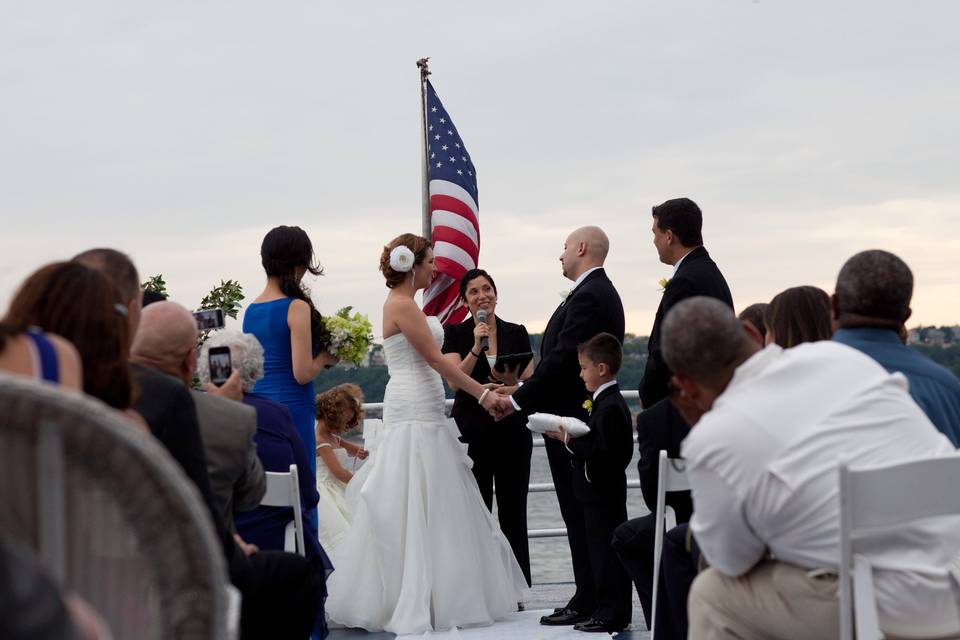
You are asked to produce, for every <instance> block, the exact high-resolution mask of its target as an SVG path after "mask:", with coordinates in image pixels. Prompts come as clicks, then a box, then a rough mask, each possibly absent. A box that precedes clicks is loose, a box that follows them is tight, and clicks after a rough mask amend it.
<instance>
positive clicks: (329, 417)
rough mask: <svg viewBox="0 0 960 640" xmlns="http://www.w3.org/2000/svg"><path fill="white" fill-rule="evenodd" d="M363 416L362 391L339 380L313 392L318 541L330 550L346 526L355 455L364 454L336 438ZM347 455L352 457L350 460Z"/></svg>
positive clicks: (351, 444) (356, 423) (362, 450)
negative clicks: (325, 388) (349, 483)
mask: <svg viewBox="0 0 960 640" xmlns="http://www.w3.org/2000/svg"><path fill="white" fill-rule="evenodd" d="M362 420H363V391H361V390H360V387H358V386H357V385H355V384H341V385H337V386H336V387H334V388H332V389H330V390H328V391H325V392H323V393H321V394H320V395H318V396H317V427H316V430H317V493H319V494H320V501H319V503H318V504H317V515H318V519H319V527H318V530H319V534H320V544H322V545H323V548H324V549H327V550H330V549H333V548H334V547H336V546H337V544H339V543H340V541H341V540H342V539H343V536H344V534H345V533H346V530H347V528H348V527H349V523H350V520H349V515H348V512H347V506H346V499H345V495H344V494H345V491H346V487H347V483H348V482H350V479H351V478H352V477H353V471H352V469H353V467H354V465H355V463H356V459H357V458H359V459H360V460H364V459H366V457H367V452H366V450H364V449H363V447H360V446H358V445H355V444H353V443H352V442H347V441H346V440H342V439H341V438H340V435H339V434H341V433H344V432H345V431H349V430H350V429H352V428H354V427H356V426H357V425H358V424H360V422H361V421H362ZM349 458H354V460H353V461H350V460H349Z"/></svg>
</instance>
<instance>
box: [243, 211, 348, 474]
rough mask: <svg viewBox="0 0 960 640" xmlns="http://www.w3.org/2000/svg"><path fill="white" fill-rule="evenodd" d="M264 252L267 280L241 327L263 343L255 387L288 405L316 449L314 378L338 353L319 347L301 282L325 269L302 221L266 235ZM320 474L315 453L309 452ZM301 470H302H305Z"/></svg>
mask: <svg viewBox="0 0 960 640" xmlns="http://www.w3.org/2000/svg"><path fill="white" fill-rule="evenodd" d="M260 258H261V261H262V263H263V269H264V271H265V272H266V274H267V286H266V287H265V288H264V290H263V292H261V293H260V295H259V296H257V298H256V299H255V300H254V301H253V303H252V304H251V305H250V306H249V307H247V311H246V313H245V314H244V317H243V332H244V333H252V334H253V335H254V336H256V338H257V340H259V341H260V344H261V345H263V351H264V361H263V378H261V379H260V380H259V381H258V382H257V384H256V386H255V387H254V393H256V394H258V395H260V396H263V397H265V398H267V399H268V400H273V401H275V402H279V403H281V404H283V405H285V406H286V407H287V409H288V410H289V411H290V415H291V416H292V417H293V422H294V424H295V425H296V427H297V433H298V434H299V435H300V439H301V440H302V441H303V445H304V449H305V450H306V451H313V450H314V449H316V446H317V444H316V435H315V433H314V430H313V424H314V413H315V411H316V410H315V407H314V391H313V379H314V378H316V377H317V375H319V374H320V372H321V371H323V370H324V369H328V368H330V367H332V366H333V365H334V364H336V363H337V362H338V359H337V358H336V357H334V356H332V355H330V354H329V353H327V352H326V351H319V352H318V353H315V349H314V343H315V342H316V340H315V338H314V336H315V335H316V333H317V329H318V327H319V323H320V313H319V312H318V311H317V309H316V307H314V306H313V301H312V300H310V296H309V294H308V293H307V291H306V289H304V287H303V285H302V284H301V280H302V279H303V276H304V274H306V273H307V272H308V271H309V272H310V273H312V274H313V275H315V276H318V275H321V274H322V273H323V270H322V269H320V266H319V264H317V263H316V260H315V258H314V255H313V244H312V243H311V242H310V238H309V237H308V236H307V234H306V232H305V231H304V230H303V229H301V228H300V227H287V226H280V227H275V228H273V229H271V230H270V231H269V232H268V233H267V235H266V236H265V237H264V238H263V244H262V245H261V246H260ZM307 458H308V460H309V463H310V474H311V476H312V477H316V473H317V469H316V459H315V458H314V457H313V456H307ZM301 473H303V471H301Z"/></svg>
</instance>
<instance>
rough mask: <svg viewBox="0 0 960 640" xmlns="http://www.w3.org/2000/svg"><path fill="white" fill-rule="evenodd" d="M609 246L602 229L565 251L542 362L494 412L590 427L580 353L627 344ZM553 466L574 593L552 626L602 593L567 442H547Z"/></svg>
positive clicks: (587, 608)
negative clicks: (567, 287) (601, 342)
mask: <svg viewBox="0 0 960 640" xmlns="http://www.w3.org/2000/svg"><path fill="white" fill-rule="evenodd" d="M609 249H610V241H609V240H608V239H607V235H606V234H605V233H604V232H603V230H602V229H600V228H599V227H582V228H580V229H577V230H576V231H574V232H573V233H571V234H570V235H569V236H568V237H567V240H566V242H564V244H563V253H562V254H560V264H561V265H562V266H563V275H564V277H566V278H567V279H569V280H572V281H573V282H574V286H573V289H572V290H571V292H570V293H569V294H568V295H567V297H566V298H565V300H564V302H563V303H562V304H561V305H560V306H559V307H557V310H556V311H554V312H553V316H552V317H551V318H550V321H549V322H548V323H547V328H546V330H545V331H544V333H543V342H542V343H541V345H540V363H539V364H538V365H537V368H536V370H535V371H534V372H533V375H532V376H531V377H530V379H529V380H527V381H526V382H525V383H524V384H523V386H521V387H520V388H519V389H517V390H516V391H515V392H514V393H513V395H512V396H510V397H506V396H503V397H501V398H500V402H499V403H498V405H497V406H496V407H495V409H496V410H497V411H499V412H501V413H503V414H509V413H511V412H513V411H522V412H524V413H526V414H531V413H536V412H543V413H552V414H555V415H560V416H573V417H577V418H580V419H581V420H584V421H586V419H587V417H588V416H587V411H586V409H584V407H583V403H584V401H585V400H587V398H588V397H589V393H588V392H587V390H586V389H585V388H584V386H583V383H582V382H581V381H580V364H579V362H578V360H577V347H578V346H579V345H580V344H581V343H583V342H586V341H587V340H588V339H590V338H591V337H593V336H594V335H596V334H597V333H601V332H605V333H609V334H612V335H613V336H614V337H615V338H616V339H617V340H618V341H620V343H621V344H622V343H623V304H622V303H621V302H620V295H619V294H618V293H617V290H616V289H614V287H613V283H611V282H610V279H609V278H608V277H607V274H606V272H605V271H604V269H603V263H604V261H605V260H606V257H607V252H608V251H609ZM546 450H547V460H548V461H549V463H550V475H551V476H552V477H553V484H554V487H556V491H557V500H558V502H559V503H560V514H561V515H562V516H563V522H564V525H566V528H567V539H568V541H569V543H570V556H571V559H572V561H573V576H574V580H575V582H576V586H577V589H576V592H575V593H574V595H573V597H572V598H571V599H570V601H569V602H568V603H567V604H566V606H564V607H561V608H560V609H557V610H556V611H555V612H554V613H552V614H550V615H547V616H544V617H543V618H541V619H540V622H541V623H542V624H547V625H573V624H577V623H580V622H586V621H587V620H589V619H590V614H591V613H593V612H594V610H596V608H597V599H596V589H595V588H594V582H593V575H592V573H591V571H590V556H589V552H588V549H587V537H586V532H585V529H584V520H583V509H582V507H581V506H580V503H579V502H578V501H577V499H576V497H574V495H573V487H572V485H571V473H570V469H571V462H572V457H571V455H570V452H569V451H567V449H566V447H564V445H563V443H562V442H559V441H557V440H552V439H549V438H548V439H547V441H546Z"/></svg>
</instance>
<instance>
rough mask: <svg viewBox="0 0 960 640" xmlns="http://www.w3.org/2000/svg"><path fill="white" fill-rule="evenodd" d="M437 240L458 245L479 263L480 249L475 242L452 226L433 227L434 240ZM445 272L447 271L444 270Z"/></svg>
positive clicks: (474, 261)
mask: <svg viewBox="0 0 960 640" xmlns="http://www.w3.org/2000/svg"><path fill="white" fill-rule="evenodd" d="M437 241H442V242H449V243H450V244H452V245H456V246H458V247H460V248H461V249H463V250H464V251H466V252H467V254H468V255H469V256H470V257H471V258H473V263H474V264H476V263H477V257H479V255H480V249H479V247H477V245H475V244H474V243H473V240H471V239H470V238H469V237H467V236H465V235H463V234H462V233H460V231H458V230H456V229H454V228H452V227H434V228H433V242H434V243H436V242H437ZM444 273H446V272H445V271H444Z"/></svg>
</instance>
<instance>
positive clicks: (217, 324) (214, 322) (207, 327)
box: [193, 309, 224, 331]
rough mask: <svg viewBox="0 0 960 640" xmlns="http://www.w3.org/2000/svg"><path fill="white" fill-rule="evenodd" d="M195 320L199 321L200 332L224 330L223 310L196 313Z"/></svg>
mask: <svg viewBox="0 0 960 640" xmlns="http://www.w3.org/2000/svg"><path fill="white" fill-rule="evenodd" d="M193 318H194V319H195V320H196V321H197V329H199V330H200V331H211V330H213V329H222V328H223V325H224V322H223V309H204V310H203V311H194V312H193Z"/></svg>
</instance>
